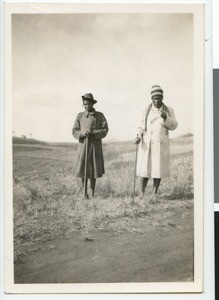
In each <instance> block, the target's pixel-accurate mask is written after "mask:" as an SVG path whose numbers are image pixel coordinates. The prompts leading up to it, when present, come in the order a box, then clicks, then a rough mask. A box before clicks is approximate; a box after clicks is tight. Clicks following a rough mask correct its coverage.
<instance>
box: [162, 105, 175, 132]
mask: <svg viewBox="0 0 219 300" xmlns="http://www.w3.org/2000/svg"><path fill="white" fill-rule="evenodd" d="M168 110H169V113H168V115H167V118H166V121H165V122H164V126H165V127H166V128H167V129H168V130H174V129H176V127H177V126H178V122H177V121H176V118H175V115H174V111H173V109H172V108H170V107H168Z"/></svg>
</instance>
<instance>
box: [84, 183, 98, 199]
mask: <svg viewBox="0 0 219 300" xmlns="http://www.w3.org/2000/svg"><path fill="white" fill-rule="evenodd" d="M87 182H88V179H86V182H85V183H84V178H82V186H83V189H84V187H85V199H88V198H89V196H88V193H87ZM84 185H85V186H84ZM95 187H96V178H90V188H91V195H92V197H94V195H95Z"/></svg>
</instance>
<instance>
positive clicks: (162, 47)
mask: <svg viewBox="0 0 219 300" xmlns="http://www.w3.org/2000/svg"><path fill="white" fill-rule="evenodd" d="M12 71H13V79H12V84H13V130H14V131H15V135H16V136H21V134H25V135H27V137H29V134H30V133H32V136H33V137H34V138H36V139H41V140H44V141H52V142H72V141H76V140H75V139H74V138H73V137H72V133H71V130H72V126H73V123H74V120H75V118H76V115H77V114H78V113H79V112H80V111H83V108H82V99H81V95H83V94H85V93H93V95H94V98H95V99H97V100H98V103H97V104H96V105H95V108H96V110H98V111H101V112H103V113H104V115H105V117H106V118H107V120H108V123H109V128H110V131H109V134H108V136H107V139H120V140H130V139H134V138H135V135H136V124H137V123H138V122H137V119H138V118H139V116H141V112H142V110H143V109H144V108H145V106H146V105H148V104H149V103H150V101H151V99H150V90H151V86H152V85H154V84H159V85H161V87H162V88H163V89H164V103H165V104H166V105H168V106H171V107H172V108H173V109H174V111H175V115H176V118H177V120H178V123H179V126H178V128H177V129H176V130H175V132H172V133H171V135H170V136H172V137H174V136H176V135H180V134H184V133H188V132H192V131H193V128H192V127H193V126H192V124H193V19H192V14H132V13H129V14H15V15H13V17H12Z"/></svg>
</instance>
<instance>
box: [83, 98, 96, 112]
mask: <svg viewBox="0 0 219 300" xmlns="http://www.w3.org/2000/svg"><path fill="white" fill-rule="evenodd" d="M83 104H84V107H85V109H86V111H88V112H90V111H92V110H93V106H94V103H93V102H92V101H89V100H84V101H83Z"/></svg>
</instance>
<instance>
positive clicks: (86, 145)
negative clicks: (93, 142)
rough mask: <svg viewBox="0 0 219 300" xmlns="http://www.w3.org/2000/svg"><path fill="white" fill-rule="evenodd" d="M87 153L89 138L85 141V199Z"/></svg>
mask: <svg viewBox="0 0 219 300" xmlns="http://www.w3.org/2000/svg"><path fill="white" fill-rule="evenodd" d="M87 151H88V137H87V138H86V139H85V165H84V195H83V197H84V199H85V196H86V186H87Z"/></svg>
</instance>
